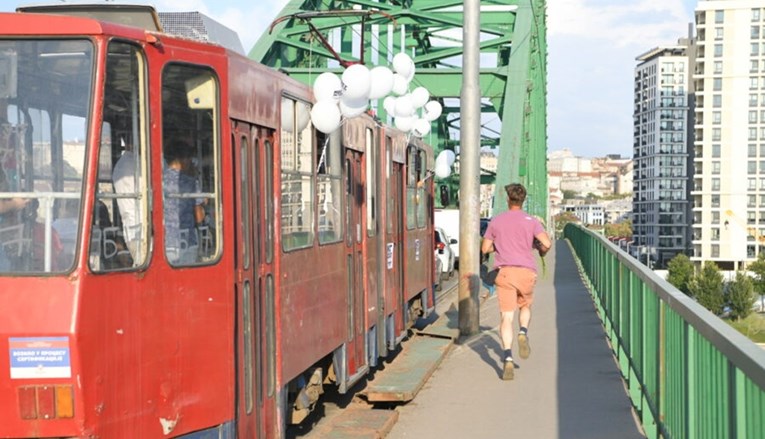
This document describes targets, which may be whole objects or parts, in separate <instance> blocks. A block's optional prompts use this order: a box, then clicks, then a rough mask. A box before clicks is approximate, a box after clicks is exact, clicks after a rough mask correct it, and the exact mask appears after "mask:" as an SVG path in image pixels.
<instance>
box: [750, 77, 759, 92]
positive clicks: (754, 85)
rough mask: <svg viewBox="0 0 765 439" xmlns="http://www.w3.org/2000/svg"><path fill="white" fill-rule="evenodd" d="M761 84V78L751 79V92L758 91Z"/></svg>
mask: <svg viewBox="0 0 765 439" xmlns="http://www.w3.org/2000/svg"><path fill="white" fill-rule="evenodd" d="M759 82H760V78H757V77H754V78H749V90H757V87H759V85H760V84H759Z"/></svg>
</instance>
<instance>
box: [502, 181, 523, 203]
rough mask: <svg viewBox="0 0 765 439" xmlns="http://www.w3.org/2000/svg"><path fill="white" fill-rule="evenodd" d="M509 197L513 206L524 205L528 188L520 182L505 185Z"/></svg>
mask: <svg viewBox="0 0 765 439" xmlns="http://www.w3.org/2000/svg"><path fill="white" fill-rule="evenodd" d="M505 192H507V199H508V202H509V204H510V205H511V206H523V202H524V201H526V188H525V187H523V185H522V184H520V183H511V184H508V185H507V186H505Z"/></svg>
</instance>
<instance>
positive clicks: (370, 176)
mask: <svg viewBox="0 0 765 439" xmlns="http://www.w3.org/2000/svg"><path fill="white" fill-rule="evenodd" d="M365 140H366V148H365V151H366V152H365V156H366V163H367V181H366V183H367V184H366V192H367V236H369V237H370V238H371V237H373V236H375V235H377V155H378V154H379V151H378V149H377V148H376V147H375V143H376V142H375V138H374V133H373V132H372V129H371V128H367V129H366V136H365Z"/></svg>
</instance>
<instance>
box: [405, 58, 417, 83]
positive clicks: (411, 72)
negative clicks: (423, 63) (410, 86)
mask: <svg viewBox="0 0 765 439" xmlns="http://www.w3.org/2000/svg"><path fill="white" fill-rule="evenodd" d="M415 70H417V67H415V65H414V62H412V68H411V70H409V74H408V75H406V80H407V81H409V82H411V81H412V78H414V72H415Z"/></svg>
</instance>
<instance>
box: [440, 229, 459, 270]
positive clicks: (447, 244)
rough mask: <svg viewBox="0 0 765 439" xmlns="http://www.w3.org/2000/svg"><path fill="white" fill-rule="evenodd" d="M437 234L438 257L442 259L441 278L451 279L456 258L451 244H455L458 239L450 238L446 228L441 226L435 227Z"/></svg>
mask: <svg viewBox="0 0 765 439" xmlns="http://www.w3.org/2000/svg"><path fill="white" fill-rule="evenodd" d="M435 235H436V240H435V242H436V257H438V259H439V260H440V261H441V278H443V279H449V278H450V277H452V276H453V275H454V261H455V259H456V258H455V256H454V252H453V251H452V247H451V244H455V243H456V242H457V240H456V239H451V238H449V236H448V235H447V234H446V232H444V229H442V228H440V227H436V228H435Z"/></svg>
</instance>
